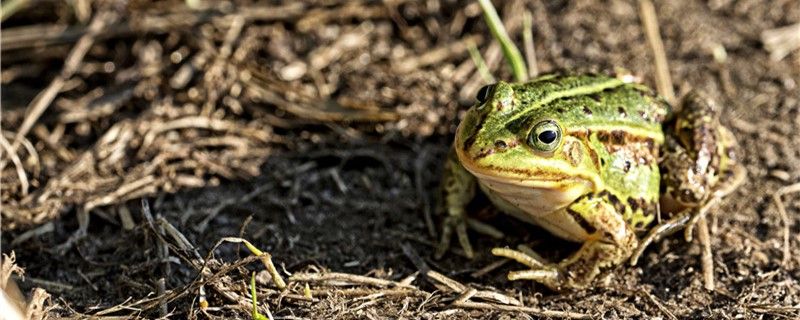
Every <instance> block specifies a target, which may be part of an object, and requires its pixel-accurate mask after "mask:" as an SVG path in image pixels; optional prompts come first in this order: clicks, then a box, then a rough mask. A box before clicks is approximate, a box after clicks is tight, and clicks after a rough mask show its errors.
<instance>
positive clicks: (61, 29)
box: [0, 0, 800, 318]
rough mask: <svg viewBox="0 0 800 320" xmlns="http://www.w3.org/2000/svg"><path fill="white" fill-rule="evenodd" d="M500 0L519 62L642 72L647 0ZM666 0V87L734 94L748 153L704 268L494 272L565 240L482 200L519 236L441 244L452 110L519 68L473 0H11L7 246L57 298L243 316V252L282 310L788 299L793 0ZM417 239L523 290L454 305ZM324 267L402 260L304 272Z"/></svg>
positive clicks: (452, 312)
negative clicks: (543, 275) (585, 276)
mask: <svg viewBox="0 0 800 320" xmlns="http://www.w3.org/2000/svg"><path fill="white" fill-rule="evenodd" d="M494 4H495V7H496V8H497V11H498V12H499V14H500V17H501V18H502V21H503V24H504V26H505V28H506V30H507V31H508V33H509V35H510V36H511V39H512V40H513V41H514V42H515V43H516V44H517V45H518V46H519V47H520V50H522V52H523V55H524V56H525V59H526V62H527V64H528V70H527V71H528V76H531V77H533V76H535V75H537V74H543V73H552V72H558V71H565V70H567V71H570V72H603V73H612V72H615V71H619V70H626V71H627V72H629V73H631V74H632V75H634V76H635V77H636V78H637V79H638V80H639V81H641V82H643V83H645V84H647V85H650V86H652V87H655V85H656V83H655V81H656V72H655V67H654V63H653V60H654V53H653V50H652V48H651V47H650V46H649V45H648V42H647V37H646V35H645V31H644V28H643V26H642V11H641V1H633V0H631V1H625V0H613V1H603V2H596V1H541V0H512V1H495V2H494ZM655 12H656V14H657V22H658V29H659V32H660V36H661V38H662V39H663V44H664V48H663V52H664V53H665V54H666V57H667V60H668V62H669V74H670V75H671V78H672V82H673V86H672V88H673V89H674V90H675V92H676V94H677V95H678V96H681V95H683V94H684V93H686V92H688V91H689V90H690V89H692V88H700V89H702V90H705V91H706V92H708V93H709V94H710V95H711V96H712V97H713V98H714V99H716V100H717V101H718V102H719V103H720V104H721V105H722V106H724V107H723V109H724V111H723V113H724V114H723V117H722V121H723V123H724V124H725V125H727V126H728V127H730V128H731V129H732V130H733V131H734V133H735V134H736V136H737V138H738V139H739V142H740V144H741V145H742V146H743V149H744V155H743V160H742V161H743V162H744V163H745V164H746V166H747V169H748V172H749V181H748V182H747V184H746V185H745V187H743V188H741V189H740V190H739V191H738V192H737V194H736V195H735V196H733V197H731V198H732V199H729V200H726V201H725V202H724V203H723V205H722V206H721V207H720V209H719V210H718V213H717V217H718V219H714V221H712V239H711V240H712V246H713V247H714V248H715V253H714V261H715V265H716V269H715V273H716V277H717V282H718V284H717V289H715V290H714V291H710V292H709V291H705V290H704V289H703V287H702V283H701V275H699V274H698V272H697V270H699V268H700V262H699V258H698V257H699V255H700V249H699V247H698V246H697V244H693V243H686V242H685V241H683V239H682V238H681V237H673V238H670V239H667V240H665V241H662V242H660V243H658V244H656V245H655V246H653V247H652V248H651V249H650V250H649V251H648V252H647V253H645V257H643V258H642V259H641V260H640V261H641V262H640V265H639V266H637V267H635V268H632V267H623V268H620V270H618V271H617V272H615V273H614V274H613V275H612V276H610V277H609V278H608V279H606V281H604V282H603V283H604V284H603V285H599V286H598V287H597V288H594V289H592V290H587V291H585V292H575V293H566V294H555V293H553V292H549V291H547V290H546V289H545V288H543V287H541V286H538V285H534V284H532V283H516V282H515V283H511V282H508V281H506V280H505V274H506V272H507V271H509V270H512V269H514V268H515V266H513V265H512V264H506V265H499V266H494V267H492V268H490V269H484V268H485V267H487V266H492V264H493V263H495V264H496V263H497V261H496V260H497V259H496V258H493V257H491V256H489V254H488V251H489V249H490V248H492V247H494V246H497V245H504V244H507V243H520V242H526V243H535V244H536V249H537V250H540V249H541V250H543V251H545V252H546V255H549V256H550V257H558V256H563V255H564V254H565V253H568V252H570V250H574V245H570V244H567V243H564V242H561V241H559V240H557V239H554V238H551V237H550V236H547V235H543V234H542V232H539V231H541V230H540V229H536V228H534V227H529V226H519V225H517V224H515V223H513V222H512V221H508V220H507V219H506V218H504V217H496V216H495V214H494V212H491V210H489V209H487V208H486V207H485V206H480V205H476V208H475V210H476V211H480V212H481V214H482V215H485V216H487V217H488V218H491V219H496V220H498V223H499V224H500V225H501V226H504V228H505V229H504V231H507V233H508V234H509V237H510V238H509V239H504V240H502V242H498V241H497V240H493V239H487V237H476V238H477V239H475V240H474V242H475V245H476V249H477V250H478V251H482V252H483V254H481V256H480V257H478V258H477V259H476V260H468V259H466V258H463V257H460V256H458V255H454V256H453V257H451V259H445V260H442V261H437V260H434V259H432V258H431V254H432V252H433V246H434V243H435V242H436V237H435V232H436V230H437V227H435V226H437V225H438V221H439V220H438V217H437V215H436V206H435V203H436V201H437V199H436V198H437V192H436V190H437V188H438V183H439V178H438V177H439V174H440V171H441V164H442V159H443V157H444V155H445V154H446V152H447V150H448V148H449V144H450V140H451V139H452V133H453V132H454V131H455V128H456V126H457V124H458V120H459V117H460V116H461V115H462V114H463V112H464V111H465V110H466V108H468V107H469V106H470V105H471V104H472V103H473V102H474V96H475V94H476V92H477V90H478V89H479V88H480V87H481V86H483V85H485V84H487V83H491V82H494V81H498V80H504V81H513V80H514V77H513V76H512V71H511V69H510V68H509V66H508V64H507V63H506V61H505V60H504V58H503V54H502V50H501V47H500V45H499V43H498V42H497V41H495V40H494V38H493V37H492V35H491V33H490V32H489V29H488V27H487V26H486V23H485V21H484V19H483V16H482V13H483V12H482V10H481V7H480V6H479V5H478V3H477V2H476V1H454V0H420V1H404V0H386V1H336V0H324V1H284V2H281V1H196V0H185V1H177V0H175V1H171V0H166V1H145V0H130V1H122V0H96V1H93V0H68V1H36V0H4V1H2V19H3V20H2V28H1V30H0V33H2V41H1V42H0V50H2V51H1V52H2V55H1V56H0V63H1V65H0V67H1V68H2V94H1V95H0V97H1V98H2V100H0V104H1V106H2V118H1V119H0V125H1V126H2V135H0V136H1V137H0V147H2V158H1V159H0V168H2V176H1V177H0V178H1V179H2V180H1V181H0V182H2V184H1V185H0V191H2V193H1V194H0V200H2V209H1V210H2V229H3V233H2V244H3V245H2V253H3V254H7V255H8V254H11V252H12V251H13V252H14V255H15V259H14V260H12V259H10V258H5V259H4V260H5V261H15V262H16V265H18V266H19V267H22V268H23V269H25V278H24V281H23V279H21V278H19V277H18V276H14V277H12V279H16V281H17V283H18V284H19V285H20V287H21V288H22V291H23V292H25V293H26V294H27V297H26V300H28V301H29V302H30V305H36V306H38V307H40V308H47V311H46V312H45V313H46V314H49V315H51V316H71V317H79V316H83V315H102V316H142V317H146V318H152V317H172V318H186V317H211V318H215V317H219V318H230V317H237V318H239V317H245V318H247V317H251V315H250V312H251V311H252V310H251V309H248V308H252V305H250V303H251V302H250V300H249V299H250V292H249V287H248V285H249V272H250V271H259V273H258V277H257V284H258V285H257V287H258V291H259V298H260V302H261V305H260V308H261V310H262V313H264V312H265V311H266V310H267V309H269V310H270V311H271V313H272V315H274V316H275V318H281V317H284V318H287V317H288V318H291V317H310V318H322V317H327V318H365V317H366V318H370V317H371V318H384V317H390V316H391V317H394V316H398V315H399V316H402V317H407V318H470V317H488V318H503V317H509V318H525V317H530V316H551V317H572V316H574V317H583V316H587V317H588V316H593V317H602V318H631V317H657V316H658V317H663V318H674V317H678V318H706V317H712V318H721V317H736V316H741V317H744V318H759V317H789V318H791V317H797V316H800V314H798V306H800V296H799V295H798V291H800V285H799V284H798V283H797V279H798V269H797V266H798V262H800V261H798V258H797V257H798V253H800V249H798V246H797V245H798V240H800V239H798V237H797V236H796V235H797V234H798V232H797V231H798V228H797V223H796V221H797V220H798V214H799V213H800V197H798V196H796V195H795V196H794V197H792V196H791V195H787V196H786V197H784V198H782V200H783V201H778V202H776V201H774V199H775V198H774V197H773V195H774V194H775V193H776V192H778V190H784V191H786V190H790V189H781V188H783V187H787V186H792V185H794V184H796V183H798V182H800V147H798V145H800V89H798V82H800V52H799V51H798V50H797V49H798V48H800V3H798V2H797V0H775V1H759V0H746V1H726V0H710V1H694V0H681V1H656V2H655ZM477 56H480V57H482V60H483V61H484V63H485V68H483V67H482V68H478V67H477V65H476V57H477ZM142 199H144V200H145V201H146V202H147V203H148V205H149V208H150V210H145V209H144V207H143V203H142ZM170 230H174V231H170ZM530 230H534V231H535V232H530ZM178 234H180V235H181V236H180V237H179V236H176V235H178ZM229 236H236V237H242V238H245V239H247V240H249V241H251V242H252V243H253V244H255V245H256V246H257V247H259V248H261V250H264V251H267V252H270V253H271V254H272V256H273V260H274V262H275V264H276V265H277V266H278V269H279V270H280V271H281V272H282V273H283V274H284V275H285V276H287V277H288V275H289V274H295V276H296V277H295V280H294V281H291V280H290V287H289V289H288V291H285V292H284V293H283V294H282V293H281V291H280V290H279V289H278V288H275V286H274V284H273V283H272V282H271V281H270V276H269V273H267V272H265V271H263V269H264V268H263V266H261V265H259V264H258V263H257V262H254V260H253V259H252V258H251V259H250V260H247V259H248V258H247V257H248V256H250V255H249V253H247V252H246V251H242V250H241V248H239V247H238V246H237V245H235V244H223V245H221V246H220V247H219V248H217V249H216V250H212V248H214V245H215V244H217V243H218V241H220V240H221V239H223V238H224V237H229ZM181 237H183V239H184V240H176V239H179V238H181ZM420 261H422V262H423V263H424V265H425V266H426V267H430V268H431V269H433V270H436V271H438V272H440V273H442V274H444V275H446V276H447V277H450V278H453V279H456V280H457V281H460V282H462V283H464V284H470V286H473V287H476V288H479V289H481V290H484V289H485V290H490V289H491V290H493V291H492V292H501V293H503V294H504V295H508V296H510V297H516V298H517V299H518V300H519V302H520V303H521V304H523V305H525V306H528V307H527V308H528V309H513V308H512V309H508V308H505V307H497V305H499V304H497V301H495V300H492V299H488V298H486V297H483V298H482V299H484V300H485V301H488V302H491V304H490V305H489V306H486V305H482V306H481V305H479V306H475V305H454V304H453V301H454V300H455V299H456V298H457V297H458V296H459V290H457V289H453V287H452V286H451V287H448V286H447V285H444V286H442V283H441V282H437V281H435V280H431V279H425V278H422V277H420V278H419V279H417V278H416V276H415V272H417V271H419V270H420V268H421V266H420ZM248 262H249V263H248ZM4 270H7V269H6V268H5V267H4ZM325 272H339V273H341V274H346V275H349V276H353V277H355V276H363V277H368V278H370V279H380V280H382V281H390V282H391V283H388V282H387V283H382V284H376V283H374V282H369V281H366V280H364V279H365V278H353V277H350V278H347V277H345V279H342V278H337V279H338V280H337V281H339V282H335V281H334V282H331V281H330V280H320V279H317V278H314V279H311V278H303V275H306V276H308V277H311V276H312V275H317V276H319V275H324V274H326V273H325ZM412 276H413V277H415V278H409V277H412ZM4 277H7V276H4ZM309 279H310V280H309ZM359 279H360V280H359ZM409 279H410V280H409ZM365 281H366V282H365ZM376 281H377V280H376ZM403 281H411V282H410V283H405V282H403ZM342 283H345V284H346V285H341V284H342ZM398 283H404V284H406V285H409V286H411V287H410V288H406V289H407V290H406V289H403V290H399V288H405V287H403V286H401V285H398ZM305 284H310V287H309V290H310V291H309V292H312V293H313V294H312V295H311V297H309V296H307V295H306V296H304V295H303V292H304V291H303V288H304V285H305ZM201 287H202V289H201ZM33 288H41V289H43V290H45V291H46V293H43V292H39V293H38V295H34V294H33V293H31V292H32V291H31V290H32V289H33ZM390 289H392V290H394V291H392V290H390ZM48 295H49V298H46V296H48ZM203 299H206V300H203ZM479 300H480V299H479ZM200 301H206V303H207V304H208V307H202V304H201V303H200ZM368 301H370V302H369V303H368V304H367V303H366V302H368ZM512 305H513V303H512ZM516 306H517V307H519V305H516ZM537 310H538V311H537ZM547 310H556V311H559V312H574V314H573V313H552V314H548V313H542V312H545V311H547ZM537 312H539V313H537Z"/></svg>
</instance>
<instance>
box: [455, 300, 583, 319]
mask: <svg viewBox="0 0 800 320" xmlns="http://www.w3.org/2000/svg"><path fill="white" fill-rule="evenodd" d="M453 306H456V307H459V308H465V309H478V310H494V311H512V312H522V313H527V314H532V315H535V316H538V317H545V318H561V319H591V318H592V316H591V315H588V314H585V313H578V312H570V311H555V310H544V309H540V308H533V307H524V306H509V305H503V304H496V303H487V302H470V301H466V302H461V303H454V304H453Z"/></svg>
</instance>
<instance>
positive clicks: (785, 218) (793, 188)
mask: <svg viewBox="0 0 800 320" xmlns="http://www.w3.org/2000/svg"><path fill="white" fill-rule="evenodd" d="M797 192H800V183H795V184H791V185H788V186H785V187H781V188H780V189H778V192H775V193H774V194H773V195H772V198H773V199H774V200H775V205H776V206H777V207H778V214H780V216H781V222H783V259H782V260H781V265H782V266H784V267H786V266H788V265H789V259H790V258H791V251H790V250H789V249H790V246H791V243H790V242H789V235H790V234H791V230H790V227H791V220H789V214H788V213H786V206H784V204H783V200H781V197H782V196H784V195H786V194H790V193H797Z"/></svg>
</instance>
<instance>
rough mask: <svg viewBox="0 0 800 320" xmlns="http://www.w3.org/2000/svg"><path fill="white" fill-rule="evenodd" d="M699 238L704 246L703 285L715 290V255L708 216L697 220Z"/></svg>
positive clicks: (707, 288)
mask: <svg viewBox="0 0 800 320" xmlns="http://www.w3.org/2000/svg"><path fill="white" fill-rule="evenodd" d="M697 240H699V241H700V245H701V246H702V247H703V253H702V255H701V257H702V258H701V260H700V261H701V263H702V266H703V267H702V268H703V286H704V287H705V288H706V290H708V291H714V256H713V255H712V253H711V241H710V239H709V233H708V223H707V222H706V218H701V219H700V220H698V221H697Z"/></svg>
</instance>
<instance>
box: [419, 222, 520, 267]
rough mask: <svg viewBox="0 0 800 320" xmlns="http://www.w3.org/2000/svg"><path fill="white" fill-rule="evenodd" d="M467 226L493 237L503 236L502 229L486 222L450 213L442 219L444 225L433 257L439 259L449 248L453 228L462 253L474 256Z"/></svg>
mask: <svg viewBox="0 0 800 320" xmlns="http://www.w3.org/2000/svg"><path fill="white" fill-rule="evenodd" d="M467 228H470V229H472V230H475V231H477V232H478V233H481V234H485V235H488V236H490V237H492V238H495V239H502V238H503V237H504V235H503V232H502V231H500V230H498V229H497V228H495V227H492V226H491V225H489V224H487V223H483V222H481V221H478V220H476V219H472V218H469V217H464V216H463V215H450V216H448V217H447V218H445V220H444V225H443V226H442V238H441V240H440V241H439V246H438V247H437V248H436V254H435V255H434V257H435V258H436V259H441V258H442V257H443V256H444V253H445V252H447V249H449V248H450V239H451V238H452V237H453V231H454V230H455V232H456V236H457V237H458V242H459V243H460V244H461V249H463V250H464V255H466V256H467V258H470V259H472V258H474V257H475V251H474V250H472V244H471V243H470V241H469V235H468V234H467Z"/></svg>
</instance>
